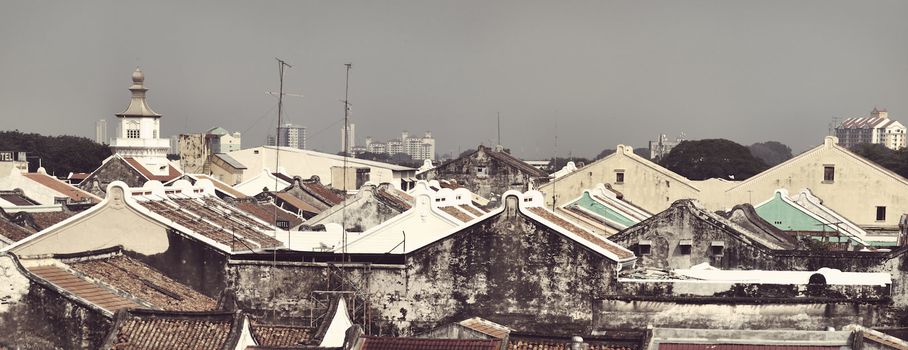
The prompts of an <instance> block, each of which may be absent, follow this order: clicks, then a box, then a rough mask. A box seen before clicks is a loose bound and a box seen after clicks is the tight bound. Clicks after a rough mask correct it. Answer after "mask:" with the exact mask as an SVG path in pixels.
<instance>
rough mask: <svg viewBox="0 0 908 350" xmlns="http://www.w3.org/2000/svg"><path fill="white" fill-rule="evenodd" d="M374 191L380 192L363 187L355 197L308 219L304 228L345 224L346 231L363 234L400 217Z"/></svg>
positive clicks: (372, 187)
mask: <svg viewBox="0 0 908 350" xmlns="http://www.w3.org/2000/svg"><path fill="white" fill-rule="evenodd" d="M374 191H381V189H376V188H375V187H374V186H368V185H367V186H363V188H361V189H360V191H359V192H358V193H357V194H356V197H353V198H350V199H348V200H347V202H345V203H342V204H339V205H336V206H334V207H331V208H328V209H327V210H325V211H323V212H321V213H319V214H318V215H316V216H314V217H312V218H309V220H306V222H305V223H304V226H308V227H312V226H315V225H325V224H331V223H333V224H338V225H340V224H341V223H346V225H347V229H348V230H350V231H359V232H364V231H366V230H368V229H370V228H373V227H375V226H378V224H381V223H383V222H385V221H388V220H390V219H391V218H393V217H395V216H397V215H400V213H401V211H400V210H399V209H396V208H392V207H391V206H388V205H386V204H384V203H382V202H381V201H380V200H378V199H377V198H376V197H375V195H374V194H373V193H374Z"/></svg>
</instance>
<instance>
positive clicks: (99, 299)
mask: <svg viewBox="0 0 908 350" xmlns="http://www.w3.org/2000/svg"><path fill="white" fill-rule="evenodd" d="M28 270H29V272H31V273H32V274H34V275H35V276H37V277H39V278H41V279H43V280H45V281H47V282H50V283H51V284H53V285H55V286H57V287H58V288H60V289H63V290H65V291H67V292H69V293H71V294H72V295H74V296H76V297H78V298H81V299H84V300H86V301H88V302H89V303H91V304H94V305H96V306H98V307H100V308H102V309H104V310H107V311H110V312H114V311H117V310H119V309H122V308H129V307H143V306H142V305H140V304H138V303H136V302H134V301H132V300H129V299H127V298H125V297H123V296H120V295H118V294H116V293H114V291H112V290H110V289H107V288H104V287H101V286H99V285H97V284H94V283H91V282H89V281H87V280H85V279H84V278H81V277H79V276H76V275H75V274H73V273H72V272H71V271H68V270H65V269H63V268H61V267H59V266H52V265H48V266H37V267H32V268H29V269H28Z"/></svg>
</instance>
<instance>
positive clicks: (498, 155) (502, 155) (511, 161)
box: [486, 149, 549, 177]
mask: <svg viewBox="0 0 908 350" xmlns="http://www.w3.org/2000/svg"><path fill="white" fill-rule="evenodd" d="M486 153H488V154H489V156H491V157H492V158H495V159H498V160H499V161H501V162H503V163H507V164H508V165H510V166H512V167H515V168H518V169H520V170H521V171H523V172H524V173H526V174H527V175H529V176H533V177H548V176H549V174H548V173H546V172H545V171H542V170H539V168H537V167H534V166H532V165H529V164H527V163H526V162H524V161H522V160H520V159H518V158H517V157H514V156H512V155H510V154H509V153H506V152H497V151H495V150H492V149H486Z"/></svg>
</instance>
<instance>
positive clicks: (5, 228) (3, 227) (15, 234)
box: [0, 215, 36, 242]
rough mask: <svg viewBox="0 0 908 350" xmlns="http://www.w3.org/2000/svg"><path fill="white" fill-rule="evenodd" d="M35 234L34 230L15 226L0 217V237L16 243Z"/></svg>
mask: <svg viewBox="0 0 908 350" xmlns="http://www.w3.org/2000/svg"><path fill="white" fill-rule="evenodd" d="M35 232H36V231H35V230H32V229H30V228H25V227H22V226H19V225H16V224H15V223H13V222H11V221H9V220H7V219H6V218H5V217H2V215H0V236H3V237H6V238H7V239H9V240H11V241H13V242H18V241H21V240H23V239H25V238H27V237H28V236H31V235H32V234H34V233H35Z"/></svg>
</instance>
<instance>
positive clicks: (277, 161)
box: [271, 57, 293, 250]
mask: <svg viewBox="0 0 908 350" xmlns="http://www.w3.org/2000/svg"><path fill="white" fill-rule="evenodd" d="M274 59H276V60H277V67H278V74H279V81H280V90H278V91H279V92H278V95H277V129H276V131H275V134H274V146H275V149H274V172H275V173H280V170H278V169H280V167H281V123H282V122H283V113H284V68H285V67H287V68H293V66H291V65H289V64H288V63H287V62H285V61H284V60H282V59H280V58H277V57H275V58H274ZM277 185H278V178H277V176H274V188H272V189H271V191H273V192H276V191H277V190H278V189H277ZM272 201H273V205H274V210H273V211H272V217H271V222H272V224H274V226H275V227H277V200H274V199H272ZM276 233H277V231H275V236H276ZM287 248H290V230H287ZM275 250H276V249H275Z"/></svg>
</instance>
